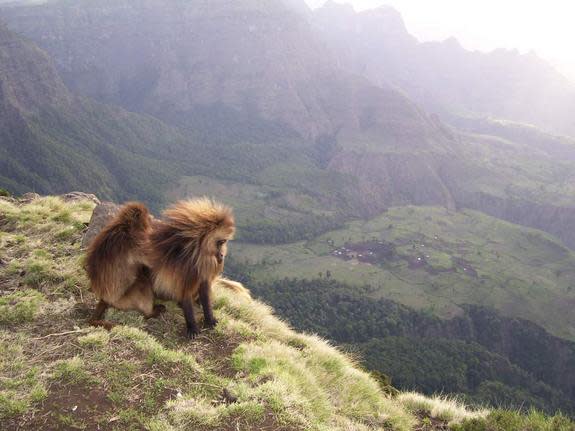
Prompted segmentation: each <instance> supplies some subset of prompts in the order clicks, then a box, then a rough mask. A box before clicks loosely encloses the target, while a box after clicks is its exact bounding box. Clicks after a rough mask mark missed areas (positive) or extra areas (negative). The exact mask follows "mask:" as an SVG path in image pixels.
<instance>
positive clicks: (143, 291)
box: [114, 271, 166, 319]
mask: <svg viewBox="0 0 575 431" xmlns="http://www.w3.org/2000/svg"><path fill="white" fill-rule="evenodd" d="M154 299H155V297H154V292H153V290H152V280H151V278H150V277H149V273H148V271H141V272H140V274H139V275H138V278H137V279H136V281H134V283H133V284H132V285H131V286H130V287H129V289H128V290H127V291H126V293H125V294H124V295H123V296H122V297H121V298H120V299H119V300H118V301H116V303H114V307H116V308H119V309H120V310H137V311H139V312H140V313H142V314H143V315H144V317H145V318H146V319H151V318H154V317H158V316H159V315H160V314H162V313H163V312H164V311H166V307H164V306H163V305H161V304H154Z"/></svg>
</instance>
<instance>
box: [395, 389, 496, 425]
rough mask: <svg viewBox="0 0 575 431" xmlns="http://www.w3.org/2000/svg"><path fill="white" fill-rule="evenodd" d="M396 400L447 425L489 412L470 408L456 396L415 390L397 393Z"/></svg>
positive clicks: (484, 415)
mask: <svg viewBox="0 0 575 431" xmlns="http://www.w3.org/2000/svg"><path fill="white" fill-rule="evenodd" d="M398 401H399V402H400V403H401V404H402V405H403V406H404V407H405V408H407V409H408V410H409V411H411V412H413V413H418V412H422V413H425V414H427V415H429V416H430V417H432V418H434V419H439V420H441V421H444V422H447V423H449V425H454V424H459V423H461V422H463V421H465V420H468V419H478V418H485V417H486V416H487V415H488V414H489V410H485V409H480V410H472V409H470V408H469V407H467V406H466V405H464V404H463V403H462V402H460V401H459V400H458V399H457V398H455V397H449V396H440V395H435V396H433V397H426V396H424V395H421V394H418V393H416V392H404V393H401V394H399V396H398Z"/></svg>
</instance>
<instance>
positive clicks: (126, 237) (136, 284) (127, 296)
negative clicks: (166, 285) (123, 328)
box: [86, 202, 158, 326]
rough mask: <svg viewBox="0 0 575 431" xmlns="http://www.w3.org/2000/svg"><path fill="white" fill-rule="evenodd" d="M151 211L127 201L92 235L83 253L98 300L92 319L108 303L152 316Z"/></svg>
mask: <svg viewBox="0 0 575 431" xmlns="http://www.w3.org/2000/svg"><path fill="white" fill-rule="evenodd" d="M150 232H151V223H150V213H149V212H148V209H147V208H146V206H145V205H143V204H141V203H138V202H130V203H127V204H126V205H124V206H123V207H122V208H121V209H120V211H119V213H118V214H117V216H116V217H114V219H113V220H112V221H111V222H110V223H109V224H108V226H106V227H105V228H104V229H103V230H102V232H100V233H99V234H98V236H97V237H96V238H95V239H94V241H93V242H92V244H91V245H90V247H89V248H88V252H87V255H86V272H87V273H88V277H89V279H90V286H91V288H92V290H93V292H94V293H95V294H96V296H97V297H98V298H99V299H100V304H99V305H98V308H97V310H96V313H95V314H94V317H93V319H92V323H94V324H102V325H103V326H107V325H104V324H103V322H102V321H101V320H100V319H101V318H102V316H103V315H104V313H105V311H106V309H107V307H108V306H112V307H114V308H118V309H120V310H138V311H140V312H142V313H143V314H144V315H145V316H146V317H153V316H154V315H156V314H157V312H158V309H157V308H156V309H155V308H154V294H153V291H152V277H151V274H150V272H149V269H148V268H147V265H148V264H149V262H148V258H147V256H146V250H147V248H148V246H147V244H148V238H149V235H150Z"/></svg>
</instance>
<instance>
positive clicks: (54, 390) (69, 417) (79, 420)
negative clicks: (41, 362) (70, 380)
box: [7, 383, 115, 431]
mask: <svg viewBox="0 0 575 431" xmlns="http://www.w3.org/2000/svg"><path fill="white" fill-rule="evenodd" d="M113 411H114V405H113V403H112V402H111V401H110V400H109V399H108V398H107V397H106V393H105V392H104V391H103V390H101V389H99V388H86V387H85V386H82V385H62V384H61V383H54V384H52V386H51V387H50V388H49V395H48V398H46V400H44V401H43V402H42V404H41V405H40V407H39V410H38V411H36V412H35V413H34V415H33V416H30V417H20V418H17V419H15V420H14V422H13V423H10V422H9V423H8V427H7V429H11V430H14V431H20V430H22V431H28V430H30V431H38V430H58V431H72V430H75V431H77V430H79V429H81V430H85V431H106V430H113V429H114V428H115V427H114V424H113V422H114V421H110V416H111V414H112V412H113ZM16 421H20V422H16Z"/></svg>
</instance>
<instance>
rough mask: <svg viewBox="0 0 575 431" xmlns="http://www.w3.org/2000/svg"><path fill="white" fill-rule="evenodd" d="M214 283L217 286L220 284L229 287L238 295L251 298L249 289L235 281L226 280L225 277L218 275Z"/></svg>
mask: <svg viewBox="0 0 575 431" xmlns="http://www.w3.org/2000/svg"><path fill="white" fill-rule="evenodd" d="M216 284H218V285H219V286H221V287H223V288H226V289H229V290H231V291H232V292H234V293H236V294H238V295H240V296H243V297H245V298H248V299H252V295H251V293H250V291H249V290H248V289H246V288H245V287H244V285H243V284H241V283H238V282H237V281H232V280H228V279H227V278H224V277H219V278H218V279H217V280H216Z"/></svg>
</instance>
